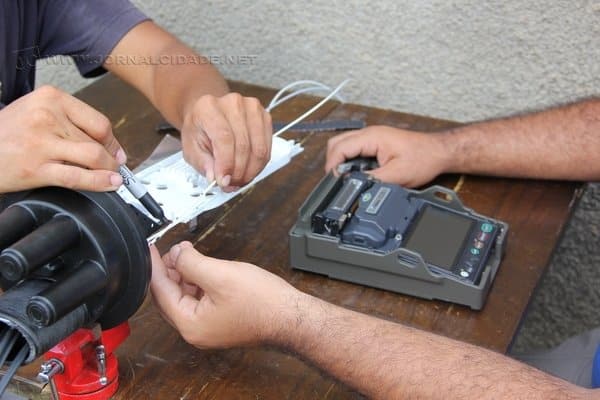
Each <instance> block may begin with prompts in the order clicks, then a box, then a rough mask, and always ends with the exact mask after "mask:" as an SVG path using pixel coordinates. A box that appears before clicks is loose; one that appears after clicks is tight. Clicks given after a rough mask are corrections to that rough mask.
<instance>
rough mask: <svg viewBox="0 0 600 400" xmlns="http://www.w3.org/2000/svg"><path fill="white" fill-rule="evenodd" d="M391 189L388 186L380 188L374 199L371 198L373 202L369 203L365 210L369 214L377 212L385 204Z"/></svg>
mask: <svg viewBox="0 0 600 400" xmlns="http://www.w3.org/2000/svg"><path fill="white" fill-rule="evenodd" d="M391 191H392V190H391V189H390V188H388V187H381V188H379V190H378V191H377V193H376V194H375V197H373V200H371V204H369V206H368V207H367V209H366V210H365V212H366V213H367V214H377V212H378V211H379V209H380V208H381V206H382V205H383V202H384V201H385V199H387V197H388V196H389V194H390V192H391Z"/></svg>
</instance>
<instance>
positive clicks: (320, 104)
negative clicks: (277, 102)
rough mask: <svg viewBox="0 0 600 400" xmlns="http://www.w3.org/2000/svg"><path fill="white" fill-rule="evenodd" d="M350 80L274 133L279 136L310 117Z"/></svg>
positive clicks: (348, 80) (347, 80)
mask: <svg viewBox="0 0 600 400" xmlns="http://www.w3.org/2000/svg"><path fill="white" fill-rule="evenodd" d="M350 80H351V79H346V80H345V81H343V82H342V83H340V84H339V85H338V86H337V87H336V88H335V89H334V90H333V91H332V92H331V93H329V94H328V95H327V97H325V98H324V99H323V100H321V101H320V102H318V103H317V104H315V105H314V106H313V107H312V108H311V109H310V110H308V111H307V112H305V113H304V114H302V115H301V116H299V117H298V118H296V119H295V120H293V121H292V122H290V123H289V124H287V125H286V126H284V127H283V128H281V129H280V130H278V131H277V132H275V133H274V134H273V136H279V135H281V134H282V133H283V132H285V131H287V130H288V129H290V128H291V127H293V126H294V125H296V124H297V123H298V122H300V121H302V120H303V119H304V118H306V117H308V116H309V115H310V114H312V113H314V112H315V111H317V110H318V109H319V108H321V107H322V106H323V104H325V103H327V102H328V101H329V100H331V98H332V97H333V96H335V95H336V94H337V93H338V92H339V91H340V90H342V88H343V87H344V86H346V84H347V83H348V82H350Z"/></svg>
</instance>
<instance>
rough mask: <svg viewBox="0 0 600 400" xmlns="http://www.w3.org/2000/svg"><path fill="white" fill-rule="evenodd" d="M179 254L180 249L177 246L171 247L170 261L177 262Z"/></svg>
mask: <svg viewBox="0 0 600 400" xmlns="http://www.w3.org/2000/svg"><path fill="white" fill-rule="evenodd" d="M179 253H181V247H180V246H179V245H175V246H173V247H171V259H172V260H177V257H179Z"/></svg>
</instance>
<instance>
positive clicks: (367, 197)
mask: <svg viewBox="0 0 600 400" xmlns="http://www.w3.org/2000/svg"><path fill="white" fill-rule="evenodd" d="M369 200H371V193H369V192H367V193H365V194H363V195H362V201H363V203H368V202H369Z"/></svg>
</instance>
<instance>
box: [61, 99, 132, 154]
mask: <svg viewBox="0 0 600 400" xmlns="http://www.w3.org/2000/svg"><path fill="white" fill-rule="evenodd" d="M61 104H62V107H63V111H64V113H65V115H66V116H67V118H69V120H70V121H71V122H72V123H73V125H75V126H77V127H78V128H79V129H81V130H82V131H83V132H85V133H86V134H87V135H88V136H89V137H91V138H92V139H94V140H95V141H97V142H98V143H100V144H101V145H102V146H104V147H105V148H106V150H107V151H108V152H109V153H110V155H112V156H113V157H115V159H116V160H117V162H119V164H125V162H126V161H127V158H126V156H125V152H124V151H123V148H122V146H121V144H120V143H119V141H118V140H117V138H115V135H114V134H113V131H112V126H111V124H110V120H109V119H108V118H107V117H106V116H104V115H103V114H102V113H100V112H99V111H97V110H95V109H94V108H92V107H90V106H89V105H87V104H86V103H84V102H83V101H81V100H79V99H77V98H75V97H73V96H71V95H65V96H63V97H62V102H61Z"/></svg>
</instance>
